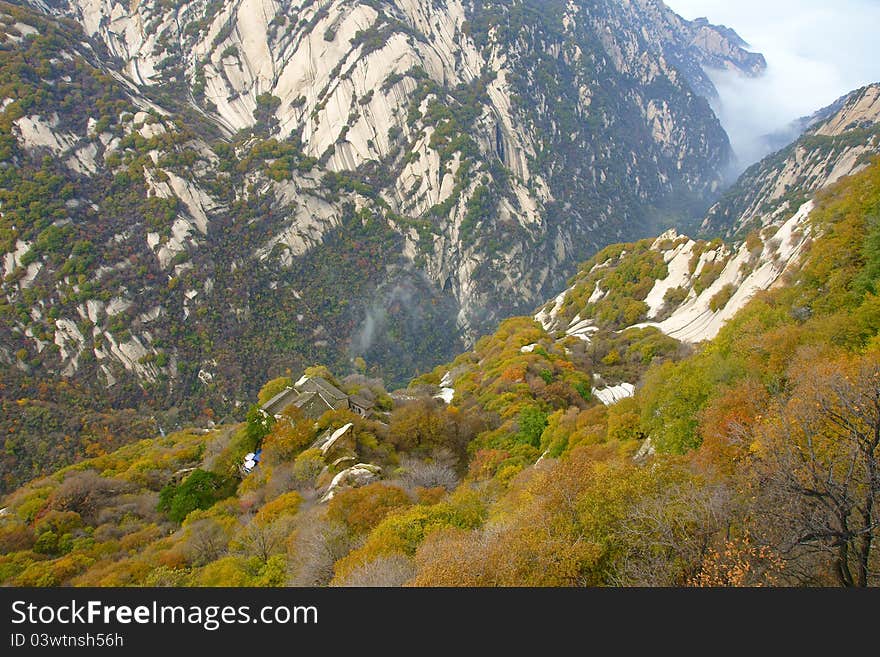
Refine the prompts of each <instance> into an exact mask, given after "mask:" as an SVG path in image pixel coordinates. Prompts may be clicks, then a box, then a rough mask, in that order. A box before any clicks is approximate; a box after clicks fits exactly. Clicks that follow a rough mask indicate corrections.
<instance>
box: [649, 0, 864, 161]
mask: <svg viewBox="0 0 880 657" xmlns="http://www.w3.org/2000/svg"><path fill="white" fill-rule="evenodd" d="M666 4H668V5H669V6H670V7H671V8H672V9H674V10H675V11H677V12H678V13H679V14H681V15H682V16H683V17H685V18H689V19H693V18H696V17H698V16H705V17H707V18H708V19H709V21H710V22H712V23H716V24H722V25H727V26H728V27H732V28H733V29H735V30H736V31H737V33H738V34H739V35H740V36H742V38H743V39H745V40H746V41H748V42H749V44H750V46H751V49H752V50H755V51H758V52H761V53H763V54H764V56H765V57H766V58H767V73H766V74H765V75H764V76H762V77H761V78H758V79H747V78H742V77H740V76H736V75H732V74H727V73H717V72H716V73H711V72H710V74H711V76H712V78H713V81H714V82H715V84H716V86H717V87H718V92H719V96H720V105H719V106H718V107H717V108H716V112H717V113H718V115H719V118H720V119H721V122H722V123H723V124H724V127H725V129H726V130H727V132H728V134H729V135H730V138H731V142H732V144H733V147H734V150H735V151H736V152H737V154H738V155H739V157H740V160H741V166H745V165H747V164H750V163H751V162H753V161H755V160H757V159H758V158H760V157H761V156H763V155H765V154H766V148H765V147H764V145H763V142H762V141H761V140H760V137H761V136H762V135H765V134H768V133H771V132H774V131H776V130H779V129H782V128H784V127H785V126H786V125H787V124H788V123H789V122H791V121H793V120H794V119H796V118H799V117H801V116H805V115H808V114H812V113H813V112H814V111H816V110H817V109H819V108H821V107H824V106H826V105H828V104H830V103H832V102H833V101H834V100H836V99H837V98H839V97H840V96H842V95H843V94H845V93H847V92H849V91H852V90H853V89H856V88H858V87H861V86H863V85H865V84H868V83H870V82H877V81H880V46H878V45H877V43H878V42H877V28H878V26H880V2H878V1H877V0H736V2H731V1H730V0H666Z"/></svg>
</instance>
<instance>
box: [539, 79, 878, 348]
mask: <svg viewBox="0 0 880 657" xmlns="http://www.w3.org/2000/svg"><path fill="white" fill-rule="evenodd" d="M878 153H880V85H877V84H874V85H870V86H867V87H864V88H862V89H858V90H856V91H854V92H852V93H850V94H848V95H847V96H846V97H844V98H843V99H841V100H839V101H837V102H836V103H835V104H834V105H833V106H831V108H830V109H829V108H826V109H824V110H820V111H818V112H817V113H816V114H814V115H813V119H812V120H811V126H810V128H809V129H808V131H807V132H806V133H805V134H804V136H803V137H801V138H800V139H798V140H797V141H796V142H795V143H793V144H792V145H790V146H788V147H787V148H784V149H783V150H781V151H779V152H778V153H775V154H774V155H771V156H769V157H767V158H765V159H764V160H763V161H762V162H760V163H758V164H756V165H755V166H754V167H752V168H751V169H749V170H748V171H746V172H745V173H744V174H743V175H742V176H741V178H740V179H739V180H738V181H737V183H736V184H735V185H734V186H733V188H732V189H731V191H730V192H729V193H728V194H726V195H725V197H724V199H723V200H722V201H720V202H719V203H718V204H716V205H715V206H713V207H712V208H711V209H710V210H709V212H708V214H707V216H706V218H705V220H704V222H703V228H704V229H710V230H712V231H713V232H720V231H722V230H723V231H724V232H726V234H727V235H728V236H731V237H732V240H731V242H730V243H728V244H725V243H724V242H722V241H721V240H720V239H717V238H716V239H713V240H712V241H707V240H693V239H690V238H689V237H686V236H682V235H679V234H678V233H677V232H676V231H675V230H670V231H667V232H666V233H664V234H662V235H661V236H660V237H658V238H657V239H656V240H653V241H652V240H650V239H645V240H641V241H640V242H636V243H632V244H624V245H613V246H610V247H608V248H606V249H605V250H603V251H602V252H600V253H599V254H597V255H596V256H595V257H594V258H593V259H591V260H590V261H588V262H587V263H586V264H585V265H584V266H583V267H582V268H581V271H580V272H579V273H578V274H577V275H576V276H575V277H573V278H572V280H571V281H569V286H568V288H567V289H566V290H565V291H564V292H562V293H560V294H559V295H558V296H556V297H555V298H554V299H553V301H550V302H549V303H547V304H545V305H544V306H543V307H541V308H540V309H539V311H538V312H537V314H536V315H535V319H536V320H537V321H538V322H540V323H541V325H542V326H543V327H544V328H545V330H548V331H553V332H556V334H557V335H558V336H559V337H560V339H563V340H564V339H565V338H567V337H576V338H579V339H581V340H583V341H585V342H587V343H589V342H590V341H591V340H593V339H594V337H595V336H596V335H597V334H598V333H599V332H600V331H605V332H607V331H612V332H614V333H616V334H623V333H625V332H626V331H628V330H630V329H651V328H654V329H659V330H660V331H662V332H663V333H664V334H665V335H667V336H669V337H672V338H675V339H676V340H678V341H680V342H684V343H691V344H694V343H699V342H702V341H704V340H709V339H711V338H713V337H715V335H717V333H718V331H719V330H720V329H721V328H722V327H723V326H724V324H725V323H726V322H727V321H728V320H730V318H732V317H733V316H734V315H735V314H736V312H737V311H738V310H739V309H741V308H742V307H743V306H744V305H745V304H746V303H747V302H748V301H749V299H751V298H752V297H753V296H754V295H755V294H756V293H757V292H759V291H761V290H766V289H769V288H771V287H773V286H775V285H778V284H780V282H782V281H784V276H785V274H786V272H789V271H791V270H792V269H793V268H794V267H796V266H797V263H798V258H799V256H800V254H801V252H802V251H803V249H804V248H805V245H806V244H807V243H808V242H809V240H810V239H811V238H812V237H813V235H812V234H811V232H812V228H811V224H810V221H809V216H810V213H811V212H812V210H813V207H814V200H813V197H814V196H815V195H816V193H817V192H818V191H820V190H821V189H823V188H825V187H827V186H829V185H831V184H833V183H834V182H836V181H837V180H839V179H840V178H841V177H843V176H846V175H850V174H852V173H855V172H857V171H859V170H860V169H862V168H864V167H865V166H867V164H868V163H869V162H870V160H871V159H872V158H874V157H876V155H877V154H878Z"/></svg>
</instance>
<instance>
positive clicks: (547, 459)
mask: <svg viewBox="0 0 880 657" xmlns="http://www.w3.org/2000/svg"><path fill="white" fill-rule="evenodd" d="M820 147H821V144H820ZM878 213H880V158H876V157H875V158H874V160H873V162H872V163H871V164H869V165H868V166H867V167H865V168H864V170H862V171H860V172H858V173H856V174H854V175H852V176H848V177H844V178H842V179H840V180H839V181H837V182H836V183H834V184H831V185H830V186H829V187H828V188H827V189H825V190H824V191H821V192H811V193H810V199H809V201H808V202H807V203H806V204H805V205H804V206H802V207H801V209H800V210H799V212H798V213H797V214H796V215H795V216H796V217H797V219H794V218H793V219H789V220H784V219H781V218H777V219H775V220H774V221H776V222H777V223H776V224H771V225H772V226H773V227H775V228H776V232H775V235H774V236H773V237H772V238H770V239H769V242H772V241H773V240H774V239H776V240H777V242H778V244H775V245H771V244H770V243H769V242H768V243H763V244H762V245H760V248H758V245H757V244H753V245H752V247H751V248H750V249H747V252H748V253H750V254H752V255H754V258H755V262H752V263H750V266H752V267H754V271H755V272H760V271H765V272H768V274H767V275H765V277H764V278H765V280H769V278H771V276H770V275H769V274H770V273H773V274H774V276H775V277H774V281H775V282H774V284H773V285H771V286H770V287H769V288H767V289H765V290H763V291H762V292H759V293H757V294H755V295H754V296H752V297H751V298H750V299H749V300H747V301H744V302H743V303H741V304H737V305H738V310H737V312H736V313H735V314H732V315H728V314H726V313H725V310H726V309H727V308H728V307H729V306H730V303H731V302H732V301H733V299H732V298H731V299H727V300H726V301H719V302H717V304H716V307H715V308H714V309H712V312H713V313H715V314H716V315H717V316H719V317H721V318H722V319H724V320H726V323H724V326H720V327H718V328H717V330H716V329H715V327H713V326H710V327H709V328H711V329H712V330H711V331H710V330H709V328H705V327H704V328H703V335H702V337H708V336H709V333H710V332H711V333H712V335H713V336H714V337H711V339H707V340H705V341H704V342H702V343H700V344H691V345H687V344H683V343H682V342H680V341H679V340H677V339H675V338H673V337H670V335H665V334H664V333H663V332H662V331H661V330H660V329H663V330H667V329H668V328H669V327H664V325H663V323H662V322H661V323H660V324H659V325H656V326H644V325H641V326H640V325H635V326H632V325H630V324H631V323H632V322H633V321H635V320H637V319H639V315H640V314H643V313H645V312H646V308H645V306H648V307H649V312H651V313H652V314H653V307H654V305H655V303H654V301H655V300H656V298H659V297H660V294H659V291H658V287H657V286H658V284H661V285H662V284H663V282H664V281H666V284H665V287H666V288H667V289H679V290H683V292H682V293H677V294H676V295H674V296H673V297H670V298H668V299H666V303H667V304H668V305H670V307H671V310H672V313H673V314H672V316H673V317H674V316H675V313H676V312H678V311H677V310H676V309H677V308H679V307H680V308H684V307H685V306H687V304H688V303H689V302H688V301H687V299H685V301H684V305H679V304H681V303H682V300H681V298H680V297H681V296H682V295H684V296H686V297H687V296H690V297H693V295H695V294H697V295H698V297H697V298H699V292H698V291H697V290H698V288H705V289H708V287H711V284H710V283H707V282H706V281H705V280H703V279H704V277H706V276H707V275H708V273H707V272H708V271H709V268H710V267H712V266H713V265H715V266H716V269H715V271H716V273H717V272H718V271H721V272H722V273H721V275H722V276H723V275H724V272H725V271H727V270H728V268H729V263H728V264H726V265H722V264H721V263H720V262H718V256H717V255H716V256H713V255H711V254H713V253H715V254H717V253H719V251H718V250H717V249H718V248H720V247H716V246H715V245H711V244H706V243H702V244H697V243H694V242H693V241H691V240H688V239H687V238H679V237H678V236H677V235H673V234H669V235H666V236H662V237H661V238H660V239H658V240H643V241H640V242H636V243H629V244H621V245H616V246H611V247H608V248H607V249H605V250H604V251H603V252H602V253H600V254H599V255H597V256H596V257H595V258H594V259H593V260H592V261H590V262H588V263H586V264H585V265H584V266H583V267H582V270H581V274H579V279H578V280H577V281H576V284H575V285H574V286H573V288H572V289H570V290H568V291H567V292H566V293H564V294H563V295H562V296H561V299H557V301H556V302H553V303H551V304H550V307H548V308H544V309H542V312H541V313H540V314H539V319H540V320H541V321H536V320H535V319H534V318H532V317H517V318H511V319H508V320H506V321H504V322H502V323H501V325H500V326H499V327H498V329H497V330H496V331H495V332H494V333H492V334H489V335H486V336H484V337H482V338H481V339H479V340H478V341H477V342H476V344H475V345H474V348H473V349H471V350H469V351H466V352H464V353H462V354H460V355H459V356H458V357H457V358H456V359H455V360H454V361H453V362H451V363H449V364H446V365H442V366H439V367H438V368H437V369H436V370H435V371H433V372H431V373H429V374H426V375H423V376H422V377H419V378H418V379H416V380H414V381H413V382H412V383H411V385H410V386H409V387H408V388H407V389H405V390H399V391H394V392H393V393H392V394H390V395H389V394H387V393H386V391H385V390H384V389H383V387H382V384H381V382H380V381H377V380H371V379H369V378H367V377H365V376H363V375H352V376H349V377H346V378H345V379H344V380H341V381H337V380H334V379H333V376H332V373H331V372H329V371H327V370H326V368H312V369H308V370H306V371H305V372H304V373H303V376H302V377H301V378H300V379H298V380H297V381H296V383H294V382H293V379H292V378H286V379H284V378H281V379H278V380H274V381H270V382H268V383H267V384H266V385H265V386H264V387H263V389H262V390H261V391H260V393H259V395H258V403H260V404H262V405H263V408H270V409H273V410H272V413H271V414H268V413H265V412H263V411H261V410H260V407H259V406H254V407H253V408H252V409H251V411H250V412H249V414H248V419H247V421H246V422H245V423H242V424H237V425H229V426H221V427H216V428H214V429H211V430H207V429H205V430H199V429H194V430H186V431H181V432H177V433H174V434H171V435H168V436H161V437H157V438H155V439H152V440H143V441H139V442H137V443H134V444H129V445H126V446H124V447H122V448H121V449H119V450H117V451H114V452H111V453H107V454H103V455H98V456H96V457H94V458H92V459H89V460H86V461H84V462H82V463H79V464H77V465H75V466H71V467H67V468H64V469H62V470H60V471H58V472H56V473H53V474H52V475H51V476H47V477H44V478H41V479H38V480H36V481H33V482H31V483H29V484H28V485H26V486H23V487H21V488H20V489H18V490H16V491H14V492H13V493H11V494H10V495H8V496H6V497H5V498H4V499H3V501H2V505H3V508H2V509H0V579H2V581H3V582H4V583H6V584H12V585H17V586H59V585H75V586H95V585H97V586H131V585H153V586H157V585H161V586H184V585H189V586H217V585H226V586H280V585H327V584H330V585H336V586H389V585H393V586H396V585H403V584H408V585H419V586H463V585H469V586H523V585H532V586H609V585H612V586H624V585H641V586H646V585H659V586H713V587H714V586H766V585H776V586H847V587H849V586H867V585H877V584H878V583H880V582H878V579H877V572H878V569H877V566H878V565H880V550H878V547H877V546H878V542H877V540H876V539H877V538H880V536H878V528H880V515H878V513H880V510H878V508H877V506H876V505H875V504H874V500H875V499H876V496H877V495H878V494H880V481H878V480H877V477H876V473H877V471H878V467H880V454H878V450H880V411H878V405H877V399H878V398H880V383H878V382H880V349H878V347H880V342H878V339H880V338H878V336H880V319H878V318H880V312H878V311H880V296H878V292H880V224H878V222H877V220H876V219H877V217H878ZM805 216H808V220H806V219H805ZM780 222H784V223H781V225H780ZM765 230H766V229H765ZM799 232H802V233H803V234H804V235H807V236H808V237H807V238H806V239H804V238H802V237H798V236H797V233H799ZM766 237H767V236H766V235H765V234H764V233H763V232H762V233H761V235H760V239H761V240H762V241H763V240H764V239H765V238H766ZM748 241H749V240H747V241H746V243H747V244H748ZM738 253H741V252H738ZM682 254H685V255H686V256H687V257H686V258H684V259H681V258H680V256H681V255H682ZM707 255H708V257H704V256H707ZM734 257H735V258H736V257H739V256H734ZM694 260H696V261H697V265H696V267H697V268H696V270H695V272H694V273H693V274H690V278H691V280H690V281H689V282H688V285H689V289H688V290H686V289H685V288H684V286H683V285H682V286H679V288H669V285H671V284H672V283H674V282H675V281H677V280H680V279H682V278H684V279H687V278H688V275H687V271H685V272H684V275H683V274H682V272H681V271H680V269H681V267H680V265H681V263H682V262H684V263H687V262H693V261H694ZM743 264H745V263H740V267H739V268H740V269H742V268H743ZM768 265H769V266H770V267H769V268H768ZM665 270H668V271H665ZM599 272H601V273H599ZM779 272H783V273H782V274H781V275H778V274H779ZM746 276H747V277H748V276H749V274H747V275H746ZM670 277H672V279H673V280H671V281H670V280H669V279H670ZM693 279H696V280H693ZM747 280H748V279H747ZM594 282H597V283H598V284H597V285H596V286H595V287H594V286H593V283H594ZM768 284H769V283H768ZM707 286H708V287H707ZM764 287H767V286H766V285H765V286H764ZM584 293H587V294H590V296H591V297H592V296H595V297H596V298H595V299H594V300H592V301H590V300H586V301H585V300H584V299H583V296H584ZM736 294H737V292H736V291H735V292H734V297H735V296H736ZM662 296H663V297H666V294H663V295H662ZM575 310H576V311H577V312H578V313H579V314H581V315H582V316H584V317H585V318H589V319H590V320H591V321H592V322H594V324H595V326H594V327H593V328H594V329H595V330H587V329H585V328H584V329H573V327H572V325H571V324H570V323H568V322H565V321H562V320H567V318H568V317H569V315H570V313H571V312H573V311H575ZM667 310H668V309H667ZM663 312H665V311H663ZM655 319H657V317H656V316H655ZM556 321H560V322H561V323H558V324H556V325H553V326H550V325H549V323H552V322H556ZM542 322H543V323H544V325H542ZM722 323H723V322H722ZM566 326H568V329H567V330H563V329H565V327H566ZM545 327H549V330H548V328H545ZM669 333H670V334H671V333H673V331H669ZM682 337H683V338H686V339H695V336H693V335H690V336H682ZM620 380H625V381H635V382H636V385H622V384H621V385H613V386H612V385H610V384H612V383H613V382H614V381H620ZM597 386H601V387H597ZM308 390H323V391H324V392H326V393H327V394H328V395H329V396H328V397H327V399H328V400H341V399H345V398H346V397H347V396H351V397H349V398H354V396H357V397H358V398H359V399H368V400H371V401H372V402H374V405H373V406H372V408H374V409H375V413H376V414H375V415H374V416H372V417H366V418H365V417H361V416H360V415H359V414H355V413H352V412H350V411H349V410H347V409H346V408H344V407H341V406H340V407H338V408H334V409H333V410H327V412H325V413H324V414H323V415H321V417H320V418H318V419H317V421H316V420H315V419H314V418H312V417H309V416H308V415H306V414H305V413H304V412H303V410H302V409H300V408H299V407H297V405H296V404H291V405H290V406H288V408H287V409H283V410H281V411H280V412H278V411H277V404H276V400H278V399H279V397H281V398H283V397H284V396H285V395H287V394H291V399H298V398H299V397H298V396H299V395H300V394H301V393H303V392H304V391H308ZM293 393H296V394H293ZM328 403H329V402H328ZM368 405H369V404H368ZM365 407H366V406H360V407H359V408H365ZM866 537H867V538H866Z"/></svg>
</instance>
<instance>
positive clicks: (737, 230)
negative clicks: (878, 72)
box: [702, 84, 880, 236]
mask: <svg viewBox="0 0 880 657" xmlns="http://www.w3.org/2000/svg"><path fill="white" fill-rule="evenodd" d="M814 117H815V118H814V121H813V122H812V123H811V124H810V127H809V128H808V129H807V131H806V132H805V133H804V134H803V135H802V136H801V137H800V138H798V139H797V140H796V141H795V142H794V143H793V144H791V145H789V146H787V147H786V148H783V149H782V150H780V151H779V152H777V153H774V154H772V155H769V156H767V157H766V158H764V159H763V160H761V161H760V162H758V163H756V164H754V165H752V166H751V167H749V169H748V170H747V171H746V172H745V173H744V174H743V175H742V176H740V178H739V180H738V181H737V182H736V184H735V185H734V186H733V187H731V189H729V190H728V191H727V192H725V194H724V197H723V198H722V199H721V200H720V201H719V202H718V203H717V204H716V205H714V206H713V207H712V208H711V210H710V211H709V213H708V215H707V216H706V218H705V220H704V221H703V225H702V231H703V232H704V233H707V234H726V235H728V236H733V235H744V234H745V233H747V232H748V231H749V230H752V229H755V228H761V227H763V226H766V225H767V224H768V223H771V222H773V221H775V220H777V219H778V217H779V216H781V215H782V214H783V213H786V212H787V213H791V212H794V211H795V210H796V209H797V208H798V207H799V205H800V204H801V203H803V201H804V200H806V198H807V197H808V196H809V195H810V194H811V193H812V192H814V191H816V190H819V189H822V188H824V187H827V186H828V185H831V184H832V183H834V182H836V181H837V180H839V179H840V178H841V177H843V176H846V175H849V174H851V173H854V172H856V171H859V170H861V169H863V168H864V167H865V166H867V164H868V162H869V161H870V159H871V156H872V155H874V154H876V153H878V152H880V84H872V85H868V86H866V87H863V88H861V89H857V90H856V91H853V92H852V93H850V94H847V95H846V96H845V97H844V98H841V99H840V100H838V101H836V102H835V103H834V104H833V105H831V106H830V107H829V108H826V109H824V110H819V112H817V113H816V114H815V115H814ZM819 117H821V118H819Z"/></svg>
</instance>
